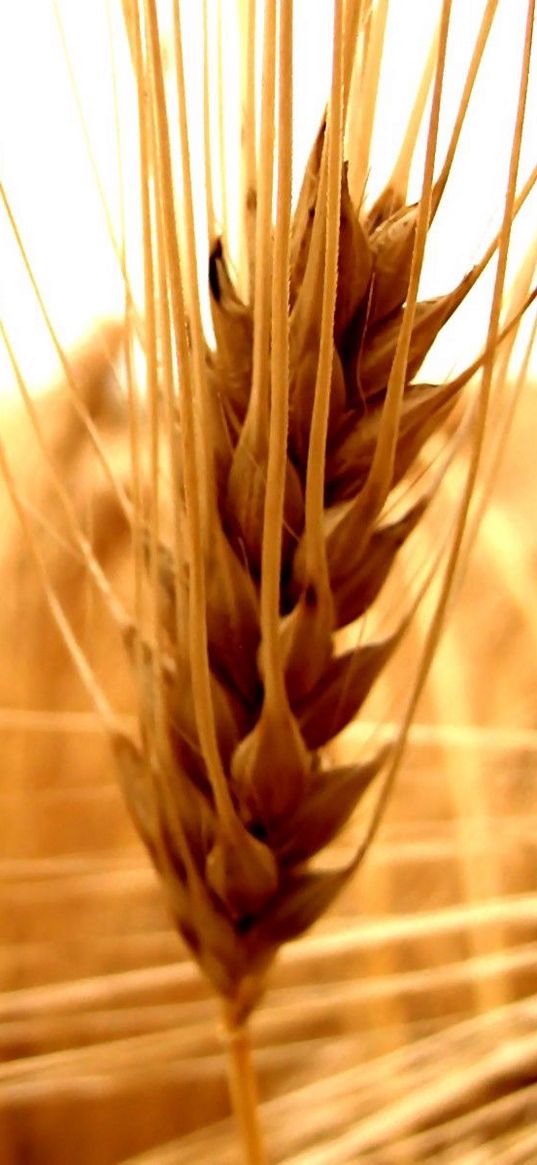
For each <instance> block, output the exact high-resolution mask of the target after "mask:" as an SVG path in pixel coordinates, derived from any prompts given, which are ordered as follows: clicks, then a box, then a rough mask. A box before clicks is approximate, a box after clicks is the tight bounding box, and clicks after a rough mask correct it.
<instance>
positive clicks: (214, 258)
mask: <svg viewBox="0 0 537 1165" xmlns="http://www.w3.org/2000/svg"><path fill="white" fill-rule="evenodd" d="M221 258H222V241H221V239H217V240H216V242H215V244H214V246H213V249H212V251H211V254H210V256H209V287H210V289H211V294H212V296H213V299H215V300H216V302H217V303H219V302H220V280H219V278H218V260H219V259H221Z"/></svg>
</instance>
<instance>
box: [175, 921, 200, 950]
mask: <svg viewBox="0 0 537 1165" xmlns="http://www.w3.org/2000/svg"><path fill="white" fill-rule="evenodd" d="M177 929H178V931H179V934H180V935H181V938H183V939H184V941H185V942H186V945H187V947H190V949H191V951H194V952H195V953H196V954H198V953H199V952H200V950H201V943H200V940H199V938H198V936H197V934H196V932H195V930H194V928H193V927H192V926H190V924H189V923H188V922H179V923H178V924H177Z"/></svg>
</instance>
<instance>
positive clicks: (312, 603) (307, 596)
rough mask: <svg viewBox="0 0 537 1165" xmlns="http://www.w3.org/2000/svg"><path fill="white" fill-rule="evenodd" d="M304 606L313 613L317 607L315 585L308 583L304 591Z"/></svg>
mask: <svg viewBox="0 0 537 1165" xmlns="http://www.w3.org/2000/svg"><path fill="white" fill-rule="evenodd" d="M304 606H305V607H307V608H308V609H309V610H310V611H313V610H314V609H315V607H316V606H317V587H316V586H315V583H312V582H309V583H308V585H307V587H306V588H305V590H304Z"/></svg>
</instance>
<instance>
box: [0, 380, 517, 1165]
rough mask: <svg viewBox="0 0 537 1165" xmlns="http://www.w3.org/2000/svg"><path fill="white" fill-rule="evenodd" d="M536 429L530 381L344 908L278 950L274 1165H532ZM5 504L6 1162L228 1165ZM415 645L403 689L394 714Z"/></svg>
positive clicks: (104, 551) (82, 600) (78, 618)
mask: <svg viewBox="0 0 537 1165" xmlns="http://www.w3.org/2000/svg"><path fill="white" fill-rule="evenodd" d="M44 407H46V408H47V412H48V418H49V419H48V422H47V425H48V427H49V429H50V431H52V432H54V433H55V443H56V446H55V447H56V448H57V450H58V451H59V453H60V455H61V456H62V458H63V459H64V466H65V469H64V472H65V480H66V482H67V483H68V485H69V488H70V490H71V491H72V493H73V496H76V498H77V505H78V506H79V512H80V515H81V516H84V519H85V520H86V521H87V522H88V523H90V524H91V525H90V528H91V530H92V532H93V537H94V539H95V541H96V545H97V547H98V549H99V552H100V554H101V555H102V557H103V559H104V560H105V561H106V563H107V566H108V567H109V568H110V569H111V571H112V573H113V574H114V575H115V576H116V577H117V576H118V575H119V576H121V575H122V574H123V573H124V555H123V554H122V545H123V542H122V538H123V534H122V530H121V527H120V524H118V522H117V519H116V518H115V517H114V513H113V509H111V507H110V504H109V503H108V502H107V501H106V498H105V494H104V492H103V491H102V490H99V489H97V490H95V487H94V484H93V476H92V474H91V473H90V471H89V469H88V465H89V462H87V461H86V457H85V455H83V454H82V453H81V446H80V444H78V443H77V437H76V433H75V429H74V428H73V426H72V424H71V427H70V428H69V429H66V427H65V415H64V410H63V406H61V407H60V411H59V413H58V416H57V417H56V418H55V417H54V415H53V413H54V408H55V407H56V406H54V407H52V408H51V406H44ZM100 421H101V423H102V424H104V426H105V429H106V432H107V434H108V437H109V440H110V441H116V440H117V441H119V430H118V428H116V427H115V422H114V421H113V420H112V419H111V418H103V417H101V418H100ZM8 424H10V422H9V420H6V421H5V422H4V426H5V427H4V432H6V431H8V430H7V429H6V426H7V425H8ZM536 424H537V407H536V400H535V392H534V390H531V389H528V391H527V393H526V396H525V399H524V401H523V404H522V408H521V411H520V415H519V418H518V422H517V430H516V433H515V435H514V441H513V445H512V447H511V450H510V454H509V458H508V465H507V466H506V468H505V470H504V471H503V472H502V475H501V481H500V484H499V490H498V492H497V494H496V495H495V501H494V503H493V506H492V508H491V510H490V511H489V515H488V517H487V519H486V522H485V525H484V528H483V537H482V540H481V542H480V545H479V546H478V548H477V549H476V554H475V559H474V562H473V565H472V568H471V571H470V573H469V575H468V578H467V580H466V582H465V585H464V587H463V589H462V591H461V594H460V596H459V599H458V605H457V611H456V613H455V614H454V617H453V618H452V621H451V624H450V629H449V632H448V634H447V637H446V640H445V643H444V646H443V647H442V650H441V652H440V655H439V657H438V660H437V666H436V668H435V672H434V676H433V678H432V680H431V682H430V684H429V687H428V691H427V694H426V696H425V698H424V700H423V701H422V704H421V707H420V711H419V715H418V723H417V726H416V729H415V732H414V736H413V740H412V741H411V744H410V747H409V749H408V753H407V758H406V763H405V765H404V771H403V773H402V774H401V778H400V780H399V783H398V787H397V791H396V795H395V797H394V799H393V802H392V805H391V807H390V810H389V814H388V817H387V819H386V822H385V825H384V827H383V829H382V832H381V835H380V838H379V840H378V843H377V844H376V845H375V849H374V852H373V853H372V854H371V855H370V857H369V860H368V862H367V865H366V866H365V867H364V869H363V871H362V874H361V876H359V877H358V878H357V880H356V882H355V884H354V886H353V888H352V889H351V890H350V891H348V892H347V893H346V894H345V896H344V898H342V900H341V901H340V903H339V904H338V906H337V908H336V910H335V911H334V912H333V913H332V914H331V916H330V917H329V918H328V919H327V920H326V921H325V922H324V923H323V924H322V925H320V926H319V927H317V928H316V930H315V932H313V933H312V934H310V935H309V936H307V937H306V938H305V939H304V940H303V941H302V942H300V943H297V944H294V945H292V946H290V947H288V948H287V949H286V950H285V951H284V953H283V956H282V957H281V959H280V961H279V964H278V966H277V968H276V969H275V972H274V973H273V976H272V979H271V986H270V990H269V992H268V994H267V996H266V999H265V1002H264V1003H263V1005H262V1007H261V1009H260V1011H259V1013H258V1014H257V1016H256V1017H255V1019H254V1038H255V1043H256V1058H257V1063H258V1067H259V1072H260V1086H261V1092H262V1096H263V1098H264V1108H263V1122H264V1125H265V1128H266V1131H267V1141H268V1146H269V1150H270V1159H271V1161H273V1162H283V1161H287V1162H294V1165H299V1162H300V1165H306V1163H307V1165H321V1163H323V1165H328V1163H330V1165H336V1163H341V1165H351V1163H353V1162H357V1161H360V1160H362V1159H363V1160H364V1161H365V1160H367V1162H375V1163H376V1165H385V1163H386V1165H388V1163H389V1165H391V1163H392V1162H394V1163H395V1162H397V1163H399V1162H404V1163H410V1162H428V1161H430V1162H433V1161H434V1162H436V1161H441V1162H464V1163H467V1165H473V1163H474V1162H475V1163H476V1165H477V1163H478V1162H479V1163H481V1162H488V1161H495V1162H502V1163H507V1162H509V1163H511V1162H512V1163H513V1165H514V1163H515V1162H527V1163H528V1165H529V1163H530V1162H532V1161H535V1160H536V1159H537V1133H536V1132H535V1129H536V1127H537V1083H536V1081H537V1034H536V1033H537V1026H536V1019H537V873H536V870H537V865H536V859H535V847H536V836H537V834H536V830H537V711H536V709H537V702H536V695H537V667H536V665H535V658H536V655H535V647H536V639H537V624H536V616H535V609H534V608H535V603H534V594H533V591H534V585H535V562H536V556H537V538H536V535H535V530H534V504H535V485H534V482H535V475H534V449H535V440H534V439H533V438H534V436H537V434H536ZM9 432H10V434H11V436H10V440H9V449H10V453H11V455H12V458H13V460H14V463H15V464H16V466H17V469H18V473H19V480H20V481H21V483H23V482H27V487H26V486H25V487H24V488H25V489H26V488H27V491H28V496H29V497H31V496H33V497H34V498H35V499H37V500H38V501H39V502H40V508H41V509H44V508H46V511H47V515H48V517H49V519H50V520H52V519H54V521H55V524H57V523H56V520H55V518H54V515H53V511H52V510H51V506H50V503H49V502H48V501H47V502H46V506H43V498H44V497H45V495H44V493H43V486H42V485H40V483H39V481H37V482H36V481H34V476H35V472H36V471H35V464H36V462H35V457H34V454H33V452H32V451H31V444H27V442H26V438H24V439H23V440H22V439H21V435H20V426H19V423H18V422H15V423H13V426H12V429H11V430H9ZM66 449H68V450H69V451H70V453H69V458H68V459H66V458H65V450H66ZM118 458H119V454H118ZM25 469H27V470H28V472H27V473H26V472H25ZM90 479H91V482H92V485H91V489H90V487H89V482H90ZM6 507H7V502H6V503H5V505H4V501H3V500H2V503H1V512H2V522H3V538H2V560H3V566H2V579H3V587H2V603H1V608H0V636H1V650H2V661H3V662H2V668H1V687H0V707H1V711H0V750H1V752H0V755H1V760H2V764H1V769H0V805H1V821H2V826H1V828H2V857H1V861H0V929H1V939H2V946H1V951H0V982H1V986H2V994H1V996H0V1009H1V1018H0V1039H1V1044H2V1065H1V1066H0V1162H1V1165H34V1163H35V1165H72V1163H73V1162H75V1161H76V1162H77V1165H118V1163H119V1162H124V1163H125V1165H126V1162H127V1161H128V1162H130V1163H131V1165H133V1162H134V1161H136V1162H139V1163H140V1165H141V1163H142V1161H143V1162H144V1163H145V1165H150V1163H151V1165H157V1162H158V1165H164V1163H165V1162H169V1163H170V1165H171V1163H172V1162H173V1163H174V1165H176V1163H177V1162H181V1165H183V1163H185V1165H186V1163H189V1162H192V1165H194V1162H201V1161H207V1162H222V1163H225V1162H229V1163H231V1162H235V1161H236V1159H237V1158H236V1150H235V1147H234V1146H235V1143H234V1140H233V1137H232V1133H231V1130H230V1125H229V1124H228V1123H227V1113H228V1100H227V1093H226V1086H225V1077H224V1070H223V1063H222V1058H221V1055H220V1049H221V1044H220V1036H219V1027H218V1015H217V1009H216V1006H215V1003H214V1002H213V1000H212V998H211V997H210V995H209V992H208V991H207V989H206V988H205V985H204V984H203V983H202V982H201V980H200V978H199V975H198V972H197V971H196V969H195V968H193V967H192V966H191V964H190V963H189V962H187V961H185V960H184V957H183V952H182V948H181V945H180V942H179V940H178V939H177V938H176V937H175V935H174V933H173V932H172V930H171V928H170V926H169V924H168V921H167V918H166V914H165V911H164V908H163V906H162V904H161V900H160V897H159V892H158V887H157V884H156V879H155V877H154V875H153V873H152V871H151V869H150V866H149V863H148V861H147V860H146V858H145V855H144V853H143V850H142V848H141V845H140V844H139V842H138V840H137V838H136V836H135V834H134V831H133V830H132V828H131V826H130V824H129V822H128V820H127V817H126V813H125V810H124V808H123V805H122V804H121V801H120V797H119V793H118V790H117V787H116V784H115V779H114V773H113V771H112V768H111V764H110V759H109V756H108V753H107V749H106V746H105V744H104V742H102V741H101V739H100V736H99V735H98V733H97V732H96V731H95V728H96V725H95V720H94V718H93V716H92V714H91V713H89V712H88V708H87V702H86V699H85V697H84V695H83V693H82V692H81V691H80V690H79V687H78V684H77V683H76V681H75V679H74V678H73V675H72V670H71V668H70V666H69V665H68V663H67V661H66V657H65V653H64V651H63V649H62V647H61V645H60V644H59V642H58V640H57V637H56V634H55V632H54V631H53V630H52V628H51V626H50V624H49V620H48V617H47V616H46V614H45V613H44V611H43V605H42V601H41V598H40V596H39V592H38V590H37V587H36V585H35V578H34V576H33V574H32V570H31V567H30V566H29V565H28V563H27V561H26V558H25V555H24V553H23V551H22V550H21V549H20V545H19V549H18V550H15V549H14V547H16V545H17V539H16V537H15V533H14V525H13V521H12V519H11V518H10V517H8V516H7V514H8V511H7V508H6ZM44 544H46V545H47V547H48V551H47V552H48V553H49V554H50V555H51V564H52V570H53V574H54V577H55V580H56V581H58V580H59V579H60V578H61V580H62V593H63V597H64V599H65V600H66V602H67V605H68V609H69V613H70V616H71V618H72V619H73V620H74V623H75V625H76V628H77V632H78V633H79V634H80V636H81V638H82V641H83V642H84V645H85V646H86V648H88V649H89V652H90V656H91V659H92V661H93V663H94V665H95V668H96V671H97V673H98V675H99V676H100V677H101V678H106V679H107V683H108V685H109V690H110V695H111V696H112V697H113V698H114V699H115V700H116V704H117V705H118V706H121V707H123V708H124V709H125V710H127V709H128V707H129V702H130V696H129V690H128V686H127V685H128V681H127V679H126V671H125V669H124V667H123V663H122V658H121V654H120V651H119V647H118V644H117V641H116V639H115V637H114V635H113V634H112V635H110V633H109V632H108V631H106V632H105V627H106V626H107V624H106V620H105V617H104V616H103V615H102V613H100V612H99V609H98V606H97V605H96V600H95V599H93V598H92V596H91V594H90V591H89V587H88V585H87V582H86V580H85V578H84V573H83V570H82V568H81V567H79V566H78V565H77V563H76V562H74V561H72V560H71V559H69V558H67V557H66V556H65V554H64V553H63V551H61V550H60V549H58V548H54V547H53V543H52V542H51V541H50V540H49V539H47V540H46V543H44ZM416 636H419V628H418V630H417V631H415V632H414V633H413V637H411V638H410V639H409V641H408V643H407V645H406V646H405V648H404V651H403V657H402V660H401V662H400V665H399V669H396V670H395V673H394V677H393V680H392V683H393V688H392V689H391V691H392V695H391V697H390V701H391V704H390V706H391V707H392V710H393V712H394V714H396V713H397V712H398V710H399V707H400V701H401V699H402V697H403V695H404V691H405V685H406V683H407V677H408V672H407V667H408V664H409V661H411V659H412V656H413V655H415V652H416V643H417V639H416ZM30 713H32V714H30ZM50 713H52V715H49V714H50ZM71 713H74V714H75V715H74V717H73V718H71V719H70V714H71ZM79 713H81V715H79ZM358 737H359V730H352V732H351V733H350V734H349V736H348V738H347V740H346V742H345V744H344V745H342V747H344V748H345V750H346V751H347V754H348V753H349V752H353V750H356V748H357V747H358V744H359V740H358ZM358 829H359V825H357V826H356V828H353V831H351V833H350V834H348V835H347V836H346V837H345V839H343V840H342V842H341V845H342V846H345V847H349V846H350V845H352V841H353V838H355V837H356V836H357V835H358ZM213 1122H216V1123H214V1124H213ZM219 1122H224V1123H219ZM201 1130H204V1131H201ZM177 1138H185V1139H184V1140H181V1144H180V1147H179V1146H178V1145H174V1144H173V1143H172V1144H170V1145H169V1146H168V1147H166V1146H167V1143H168V1142H170V1143H171V1142H174V1141H176V1139H177ZM143 1152H146V1153H147V1156H140V1154H142V1153H143Z"/></svg>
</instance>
